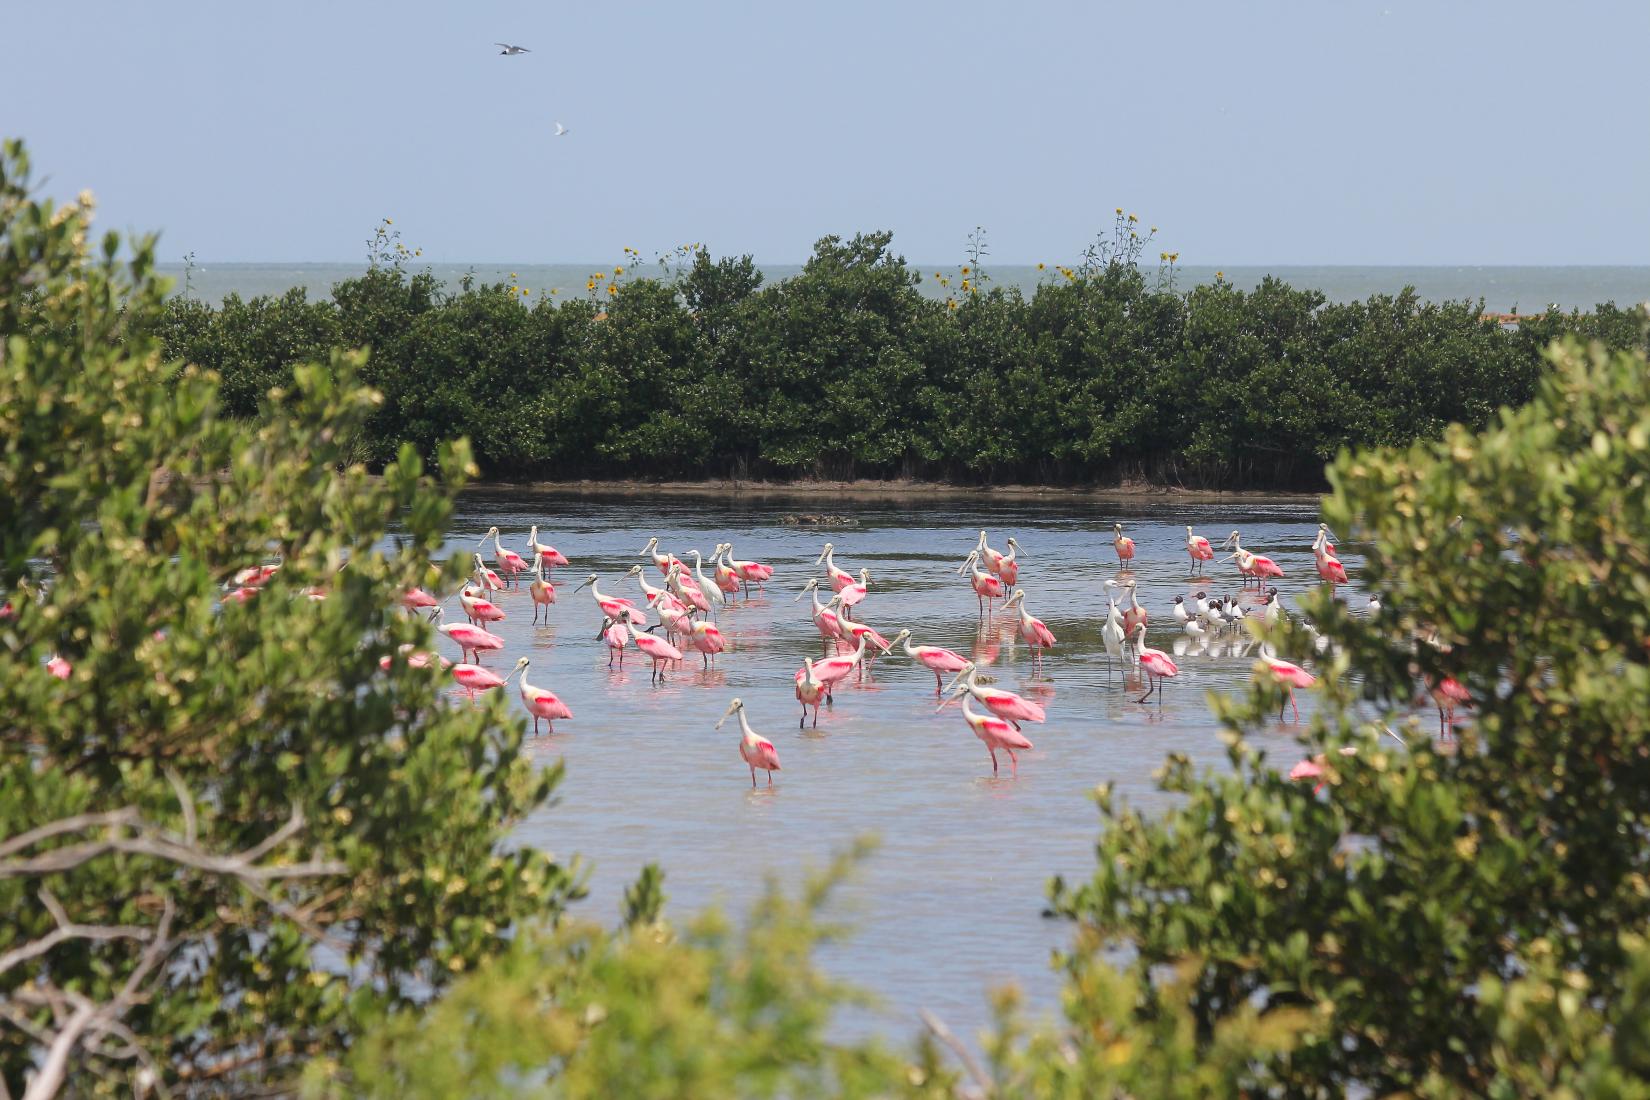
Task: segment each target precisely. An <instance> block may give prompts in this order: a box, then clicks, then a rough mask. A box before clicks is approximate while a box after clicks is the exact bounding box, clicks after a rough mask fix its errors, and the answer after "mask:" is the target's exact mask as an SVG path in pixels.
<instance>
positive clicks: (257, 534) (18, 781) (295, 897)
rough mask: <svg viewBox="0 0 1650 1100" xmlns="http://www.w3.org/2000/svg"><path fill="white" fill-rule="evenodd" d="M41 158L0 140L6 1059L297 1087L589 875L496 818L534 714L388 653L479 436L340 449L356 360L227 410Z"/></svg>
mask: <svg viewBox="0 0 1650 1100" xmlns="http://www.w3.org/2000/svg"><path fill="white" fill-rule="evenodd" d="M27 167H28V166H27V161H26V159H25V157H24V154H23V150H22V148H21V146H20V145H17V144H10V145H8V146H7V147H6V148H5V150H4V153H3V155H0V441H3V442H0V599H3V600H4V601H5V603H6V607H5V609H4V611H3V612H0V615H3V617H0V1086H3V1090H4V1093H5V1094H6V1095H16V1094H17V1093H18V1092H19V1091H20V1090H27V1092H26V1094H27V1095H29V1096H46V1095H51V1094H52V1093H53V1092H55V1091H57V1090H58V1089H60V1088H67V1089H70V1090H72V1091H75V1092H77V1093H78V1092H88V1093H89V1092H91V1091H94V1089H96V1088H97V1087H98V1083H99V1082H102V1083H103V1087H105V1088H111V1087H114V1083H115V1082H127V1084H126V1085H124V1086H121V1087H120V1089H118V1091H125V1090H126V1089H128V1088H130V1087H132V1086H133V1084H134V1083H136V1084H140V1085H143V1086H147V1085H149V1084H151V1083H152V1084H153V1085H155V1086H157V1087H160V1088H164V1089H167V1090H168V1091H170V1092H172V1093H174V1094H176V1093H180V1092H181V1093H190V1092H207V1091H212V1092H221V1091H236V1090H246V1089H250V1088H253V1087H254V1086H266V1085H275V1086H280V1085H282V1084H283V1083H290V1082H291V1081H292V1080H294V1078H295V1074H296V1071H297V1069H298V1068H299V1067H300V1066H302V1065H303V1064H305V1063H307V1062H308V1061H309V1060H311V1059H312V1058H314V1057H316V1056H317V1055H322V1054H325V1053H327V1052H329V1051H337V1050H339V1049H341V1048H342V1046H343V1044H345V1043H346V1041H347V1040H348V1039H349V1037H350V1036H351V1035H353V1034H354V1033H356V1032H357V1031H358V1030H360V1028H361V1027H362V1025H363V1023H364V1021H366V1020H368V1019H371V1018H374V1017H376V1016H377V1015H378V1014H379V1013H380V1012H381V1011H382V1010H383V1009H384V1008H386V1007H389V1006H393V1005H396V1004H399V1003H403V1002H404V1001H405V1000H406V998H408V997H410V996H414V995H418V996H423V995H426V994H427V993H428V992H430V991H432V990H439V989H440V988H442V987H443V986H444V985H446V984H447V983H448V982H449V981H450V980H451V979H452V978H453V976H454V975H456V974H459V973H462V972H464V971H466V970H468V969H470V968H472V967H473V966H475V965H477V964H478V963H480V962H481V961H482V960H484V959H485V958H487V957H488V956H490V955H492V954H495V953H496V952H498V951H499V950H501V949H502V946H503V939H502V937H501V933H503V932H505V931H507V930H508V929H510V928H511V927H512V926H513V925H514V924H516V923H517V922H518V921H520V920H522V919H523V918H524V917H528V916H542V915H545V914H549V913H554V912H555V911H556V910H557V909H558V908H559V907H560V905H561V903H562V902H563V901H564V900H565V899H566V898H567V897H568V896H569V895H570V893H572V892H573V890H574V887H573V883H572V881H571V880H570V878H569V874H568V872H567V870H566V869H564V868H562V867H560V866H557V865H556V864H554V863H552V862H551V861H550V860H549V859H548V858H547V857H545V856H544V855H542V854H541V853H538V852H535V851H532V850H526V849H514V850H512V851H510V852H508V853H505V852H504V851H502V850H501V848H500V845H499V842H500V840H501V838H502V837H503V835H504V833H505V831H506V830H507V829H508V828H509V827H510V825H511V823H512V822H514V821H516V820H518V819H519V818H520V817H521V816H522V815H524V814H526V813H527V812H529V811H530V810H532V809H533V808H534V807H535V806H538V805H540V804H541V803H542V802H543V801H544V800H545V799H546V797H547V796H548V794H549V792H550V790H551V787H552V786H553V784H554V781H555V778H556V776H555V775H554V774H538V773H536V772H535V770H534V769H533V768H532V767H531V766H530V765H529V763H528V762H527V760H526V759H525V758H524V757H523V755H522V754H521V753H520V751H519V750H520V742H521V737H522V729H521V726H520V723H519V722H517V721H515V720H510V719H507V718H506V716H505V711H504V709H503V708H502V706H501V705H499V704H497V703H495V704H492V705H487V706H481V707H477V708H469V707H450V706H448V705H447V704H446V703H445V702H444V701H443V696H442V688H443V687H444V686H445V685H444V683H443V681H442V679H441V678H440V677H439V676H438V674H436V673H434V672H432V671H427V670H420V669H416V668H411V667H409V666H408V663H407V660H406V658H405V657H404V656H402V655H401V654H400V647H402V646H419V647H424V646H428V645H429V643H430V636H429V630H428V628H427V627H426V626H425V625H423V624H422V623H420V622H418V621H416V620H414V619H412V618H410V617H407V616H406V615H404V614H403V613H402V612H400V610H399V598H400V596H401V594H402V593H403V592H405V591H406V589H407V588H409V587H410V586H412V585H415V584H438V585H439V584H443V583H446V581H447V580H450V574H451V573H452V570H451V569H446V570H443V569H439V568H437V567H436V566H434V565H432V559H431V555H432V554H433V553H434V552H436V551H437V550H438V549H439V548H440V546H441V541H442V536H443V531H444V529H445V526H446V523H447V520H448V518H449V515H450V511H451V505H450V501H451V496H452V493H453V491H454V490H455V489H456V488H457V486H458V484H459V482H460V480H461V478H462V477H463V474H464V471H465V470H466V468H467V467H468V465H469V461H468V452H467V450H466V448H464V447H463V446H462V445H458V446H453V447H451V448H449V449H447V450H445V451H444V452H443V454H442V456H441V470H442V480H441V481H440V482H439V483H437V482H432V481H431V480H429V479H428V478H426V477H424V476H423V474H422V468H421V464H420V462H419V460H418V458H417V457H416V456H415V455H414V454H412V453H411V451H410V449H409V450H407V451H406V452H404V453H403V454H402V455H401V456H400V457H399V459H398V460H396V461H394V462H391V463H390V464H389V465H388V466H387V467H386V468H385V470H384V474H383V477H382V478H381V479H374V478H369V477H368V476H367V474H366V472H365V471H364V470H363V469H362V468H361V467H359V466H347V465H345V462H346V460H347V457H348V448H349V446H350V440H351V439H352V438H353V437H354V435H355V433H357V432H358V431H359V430H360V428H361V426H362V425H363V424H364V423H365V421H366V419H367V418H368V417H369V416H370V415H371V413H372V411H373V409H374V408H375V406H376V401H377V398H376V395H375V394H374V393H373V392H372V391H371V390H368V389H366V388H364V387H361V386H359V385H358V384H356V383H355V382H354V380H353V379H354V376H355V372H356V370H357V368H358V361H357V359H356V358H355V357H351V356H346V355H340V356H336V357H334V359H333V360H332V362H331V363H330V364H327V365H324V366H305V367H300V368H299V369H298V370H297V371H296V372H295V374H294V376H293V385H292V386H291V387H290V388H288V389H286V390H283V391H275V392H272V393H270V394H269V395H268V396H267V398H266V405H267V413H268V415H266V416H265V417H263V418H262V419H261V421H260V423H259V426H258V427H256V428H255V429H252V428H249V427H247V426H246V425H245V424H243V423H235V422H232V421H230V420H228V419H227V418H226V417H225V416H224V415H223V410H222V406H221V402H220V399H219V395H218V391H217V384H216V382H215V380H214V378H213V377H212V376H210V375H208V374H204V373H201V372H198V371H193V370H183V369H180V368H177V367H175V366H173V365H170V364H167V363H165V362H163V361H162V360H161V359H160V356H159V354H158V349H157V346H156V344H155V343H154V341H152V340H151V339H149V338H148V337H146V336H144V335H143V333H144V331H145V330H146V328H148V327H150V326H152V322H153V318H154V316H155V314H156V312H157V311H158V310H159V309H160V307H161V298H162V294H163V289H164V288H163V286H162V285H161V284H160V283H158V282H157V280H156V279H155V278H154V276H153V275H152V274H151V248H150V246H149V244H148V242H136V243H135V244H134V246H133V249H132V259H131V260H130V262H129V263H126V264H124V265H121V264H117V263H116V261H115V257H116V255H117V254H118V253H119V251H120V247H121V246H120V242H119V241H118V240H117V239H116V238H115V237H114V236H113V235H111V236H108V237H105V238H104V239H103V241H102V243H101V258H98V259H93V258H92V257H91V255H90V254H89V253H90V249H89V246H88V242H87V236H88V233H89V215H90V198H89V196H82V199H81V201H80V202H78V203H75V204H70V205H67V206H61V207H54V206H53V205H52V204H50V203H47V202H41V201H37V200H36V199H34V198H33V197H31V195H30V193H29V182H28V176H27ZM392 525H399V527H397V528H396V530H397V533H396V535H395V542H396V547H395V550H394V552H393V553H386V552H385V545H386V542H387V540H388V537H389V532H390V531H391V530H392ZM263 564H271V565H273V564H278V565H279V569H278V571H276V572H274V573H273V575H272V576H269V577H267V578H266V579H264V580H263V582H262V583H261V586H260V587H257V588H252V587H250V586H249V587H246V588H243V589H241V590H239V593H238V594H239V595H241V596H245V597H246V598H244V599H237V598H232V596H231V594H230V592H229V591H226V590H233V589H234V588H235V586H236V584H237V580H236V578H237V574H239V573H240V572H241V571H242V570H245V569H247V568H249V567H256V566H260V565H263ZM346 566H347V568H346ZM385 657H389V658H390V661H389V666H388V668H387V669H381V667H380V661H381V659H382V658H385ZM48 661H50V662H51V663H50V664H48Z"/></svg>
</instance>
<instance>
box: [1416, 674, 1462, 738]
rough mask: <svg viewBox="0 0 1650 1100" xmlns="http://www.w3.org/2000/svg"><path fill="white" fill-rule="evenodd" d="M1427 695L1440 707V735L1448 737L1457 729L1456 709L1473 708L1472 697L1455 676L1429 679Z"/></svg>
mask: <svg viewBox="0 0 1650 1100" xmlns="http://www.w3.org/2000/svg"><path fill="white" fill-rule="evenodd" d="M1427 694H1428V695H1431V696H1432V701H1433V702H1434V703H1435V704H1437V706H1438V735H1439V736H1440V737H1448V736H1449V735H1450V734H1451V733H1452V732H1453V731H1454V728H1455V708H1456V707H1466V706H1471V705H1472V695H1471V693H1470V692H1468V691H1467V689H1466V688H1465V687H1463V686H1462V685H1461V681H1459V680H1457V679H1455V678H1454V677H1453V676H1445V677H1443V678H1442V679H1433V678H1429V679H1428V681H1427Z"/></svg>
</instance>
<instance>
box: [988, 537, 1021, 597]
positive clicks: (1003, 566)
mask: <svg viewBox="0 0 1650 1100" xmlns="http://www.w3.org/2000/svg"><path fill="white" fill-rule="evenodd" d="M994 572H995V573H996V574H997V579H998V580H1000V581H1002V582H1003V587H1004V588H1005V589H1007V588H1013V587H1014V584H1015V582H1016V581H1018V580H1019V579H1020V544H1019V543H1017V542H1015V541H1014V536H1013V535H1010V536H1008V553H1006V554H1004V555H1003V556H1002V557H1001V558H999V559H998V560H997V568H996V569H995V570H994Z"/></svg>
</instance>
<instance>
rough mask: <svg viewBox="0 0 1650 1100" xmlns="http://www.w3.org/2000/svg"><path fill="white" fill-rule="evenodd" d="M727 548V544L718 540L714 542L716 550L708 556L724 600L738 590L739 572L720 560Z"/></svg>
mask: <svg viewBox="0 0 1650 1100" xmlns="http://www.w3.org/2000/svg"><path fill="white" fill-rule="evenodd" d="M728 550H729V546H728V544H727V543H725V542H720V543H717V544H716V552H715V553H713V554H711V556H710V562H711V565H712V566H713V567H714V568H713V569H712V573H713V574H714V575H715V577H716V587H717V588H720V589H721V590H722V592H723V598H724V600H725V599H726V597H728V596H731V595H733V594H734V593H735V592H737V591H739V574H738V573H735V572H734V571H733V566H731V565H729V564H728V563H727V562H725V561H723V560H722V555H723V554H726V553H727V552H728Z"/></svg>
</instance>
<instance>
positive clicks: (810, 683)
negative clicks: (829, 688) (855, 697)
mask: <svg viewBox="0 0 1650 1100" xmlns="http://www.w3.org/2000/svg"><path fill="white" fill-rule="evenodd" d="M825 695H826V685H825V681H823V680H821V679H820V678H819V676H818V675H817V674H815V672H814V662H813V658H812V657H804V658H803V659H802V667H801V668H799V669H797V670H796V698H797V701H798V702H800V703H801V704H802V717H801V718H798V719H797V720H796V728H797V729H801V728H802V725H803V723H805V722H806V721H807V720H808V708H809V707H813V708H814V728H815V729H818V728H819V701H820V700H821V699H823V698H825Z"/></svg>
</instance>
